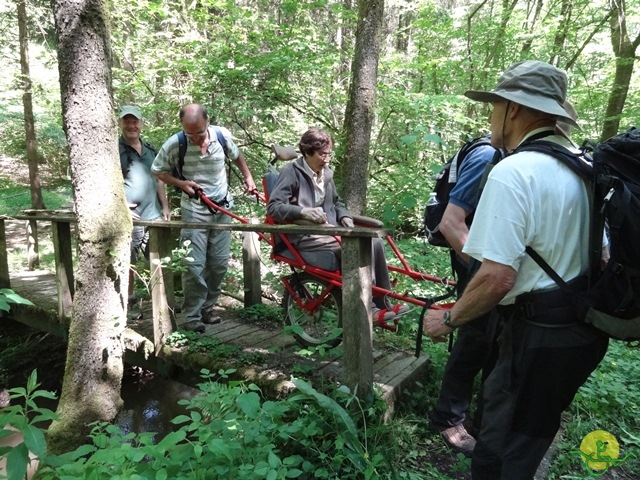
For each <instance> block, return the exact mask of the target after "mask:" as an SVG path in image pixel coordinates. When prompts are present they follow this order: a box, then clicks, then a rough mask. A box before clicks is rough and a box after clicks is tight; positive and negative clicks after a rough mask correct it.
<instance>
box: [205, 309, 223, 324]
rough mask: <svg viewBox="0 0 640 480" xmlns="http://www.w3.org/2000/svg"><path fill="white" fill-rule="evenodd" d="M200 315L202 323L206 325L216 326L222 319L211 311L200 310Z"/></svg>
mask: <svg viewBox="0 0 640 480" xmlns="http://www.w3.org/2000/svg"><path fill="white" fill-rule="evenodd" d="M200 313H201V314H202V323H205V324H207V325H217V324H218V323H220V322H221V321H222V319H221V318H220V317H219V316H218V315H216V314H215V313H214V312H213V310H202V311H201V312H200Z"/></svg>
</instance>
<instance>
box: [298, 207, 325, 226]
mask: <svg viewBox="0 0 640 480" xmlns="http://www.w3.org/2000/svg"><path fill="white" fill-rule="evenodd" d="M300 214H301V215H302V218H304V219H305V220H309V221H311V222H313V223H320V224H322V223H327V214H326V213H325V212H324V210H323V209H322V208H320V207H315V208H303V209H302V211H301V212H300Z"/></svg>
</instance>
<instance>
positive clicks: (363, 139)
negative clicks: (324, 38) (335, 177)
mask: <svg viewBox="0 0 640 480" xmlns="http://www.w3.org/2000/svg"><path fill="white" fill-rule="evenodd" d="M383 18H384V0H359V1H358V28H357V30H356V45H355V52H354V57H353V65H352V68H351V86H350V88H349V99H348V100H347V108H346V112H345V123H344V130H345V163H344V169H343V185H348V186H349V188H344V189H343V196H344V200H345V202H346V205H347V208H349V210H351V211H352V212H353V213H356V214H360V213H362V212H363V211H364V207H365V205H366V200H367V180H368V173H369V172H368V165H369V145H370V143H371V124H372V122H373V117H374V109H375V100H376V85H377V82H378V57H379V52H380V34H381V31H382V24H383V23H382V21H383Z"/></svg>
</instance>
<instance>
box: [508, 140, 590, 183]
mask: <svg viewBox="0 0 640 480" xmlns="http://www.w3.org/2000/svg"><path fill="white" fill-rule="evenodd" d="M522 151H528V152H540V153H546V154H547V155H551V156H552V157H554V158H557V159H558V160H560V161H561V162H562V163H564V164H565V165H566V166H568V167H569V168H570V169H571V170H573V171H574V172H575V173H576V174H578V175H579V176H580V178H582V179H584V180H587V181H593V162H592V161H591V158H590V156H588V154H586V152H584V151H581V152H580V153H575V152H572V151H571V150H569V149H568V148H566V147H563V146H562V145H559V144H557V143H554V142H550V141H548V140H538V141H535V142H531V143H527V144H525V145H523V146H521V147H519V148H517V149H516V151H515V152H514V153H517V152H522Z"/></svg>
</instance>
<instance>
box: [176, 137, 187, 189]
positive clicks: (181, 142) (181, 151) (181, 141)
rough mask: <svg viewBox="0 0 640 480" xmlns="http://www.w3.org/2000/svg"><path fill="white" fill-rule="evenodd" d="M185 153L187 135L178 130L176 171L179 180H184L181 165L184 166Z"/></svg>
mask: <svg viewBox="0 0 640 480" xmlns="http://www.w3.org/2000/svg"><path fill="white" fill-rule="evenodd" d="M186 153H187V136H186V135H185V134H184V132H183V131H182V130H180V131H179V132H178V167H177V173H178V178H179V179H180V180H185V178H184V175H182V167H184V156H185V155H186Z"/></svg>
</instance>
